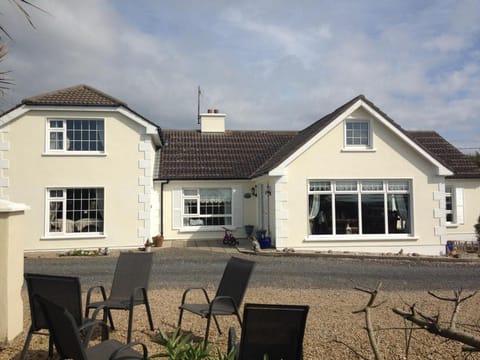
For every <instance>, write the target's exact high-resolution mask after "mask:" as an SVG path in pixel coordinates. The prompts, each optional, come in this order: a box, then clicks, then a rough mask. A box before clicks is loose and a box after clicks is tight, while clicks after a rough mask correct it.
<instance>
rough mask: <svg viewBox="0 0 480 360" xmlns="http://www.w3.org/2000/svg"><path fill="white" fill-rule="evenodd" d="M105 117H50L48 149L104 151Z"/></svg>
mask: <svg viewBox="0 0 480 360" xmlns="http://www.w3.org/2000/svg"><path fill="white" fill-rule="evenodd" d="M104 138H105V135H104V121H103V119H50V120H48V121H47V151H49V152H55V153H61V152H95V153H98V152H100V153H103V152H104V151H105V144H104Z"/></svg>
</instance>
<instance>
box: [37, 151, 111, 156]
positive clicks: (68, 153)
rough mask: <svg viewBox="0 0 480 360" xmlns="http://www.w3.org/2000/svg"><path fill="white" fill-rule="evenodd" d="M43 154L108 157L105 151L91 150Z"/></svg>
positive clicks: (45, 154)
mask: <svg viewBox="0 0 480 360" xmlns="http://www.w3.org/2000/svg"><path fill="white" fill-rule="evenodd" d="M42 156H76V157H78V156H93V157H95V156H97V157H107V156H108V154H107V153H105V152H89V151H68V152H67V151H66V152H58V153H56V152H44V153H42Z"/></svg>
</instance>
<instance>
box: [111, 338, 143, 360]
mask: <svg viewBox="0 0 480 360" xmlns="http://www.w3.org/2000/svg"><path fill="white" fill-rule="evenodd" d="M137 345H140V346H141V347H142V352H143V356H142V357H139V358H138V359H147V358H148V350H147V347H146V346H145V344H144V343H141V342H138V341H134V342H130V343H128V344H125V345H122V346H120V347H119V348H118V349H117V350H115V351H114V352H113V353H112V355H110V357H109V360H115V358H116V357H117V355H118V354H119V353H120V352H122V351H123V350H125V349H129V348H133V347H134V346H137ZM128 358H129V359H132V357H130V356H129V357H128ZM120 359H122V357H120Z"/></svg>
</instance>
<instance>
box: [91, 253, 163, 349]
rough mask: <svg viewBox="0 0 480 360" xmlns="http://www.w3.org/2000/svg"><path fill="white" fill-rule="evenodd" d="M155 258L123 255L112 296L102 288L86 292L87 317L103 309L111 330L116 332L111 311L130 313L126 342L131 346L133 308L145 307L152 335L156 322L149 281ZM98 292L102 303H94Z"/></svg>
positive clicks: (96, 287) (116, 272)
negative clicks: (153, 315)
mask: <svg viewBox="0 0 480 360" xmlns="http://www.w3.org/2000/svg"><path fill="white" fill-rule="evenodd" d="M152 256H153V254H152V253H133V252H132V253H120V256H119V258H118V260H117V266H116V268H115V274H114V275H113V282H112V288H111V289H110V295H109V296H108V298H107V295H106V292H105V288H104V287H103V286H101V285H100V286H94V287H91V288H90V289H89V290H88V292H87V304H86V310H85V316H88V314H89V312H90V309H95V308H98V307H99V306H103V307H104V311H105V313H104V321H105V322H106V320H107V315H108V319H109V320H110V326H111V328H112V330H115V326H114V324H113V319H112V314H111V310H128V311H129V315H128V331H127V342H130V341H131V337H132V322H133V308H134V307H135V306H136V305H142V304H145V308H146V310H147V317H148V322H149V325H150V330H152V331H153V330H154V328H153V320H152V314H151V312H150V304H149V303H148V295H147V289H148V281H149V278H150V271H151V269H152V261H153V258H152ZM96 289H97V290H100V292H101V295H102V300H101V301H96V302H93V301H92V294H93V292H94V291H95V290H96Z"/></svg>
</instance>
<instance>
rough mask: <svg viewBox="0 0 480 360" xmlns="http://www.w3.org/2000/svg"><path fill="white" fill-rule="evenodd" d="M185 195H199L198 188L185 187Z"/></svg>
mask: <svg viewBox="0 0 480 360" xmlns="http://www.w3.org/2000/svg"><path fill="white" fill-rule="evenodd" d="M183 195H185V196H197V189H194V190H192V189H183Z"/></svg>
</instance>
